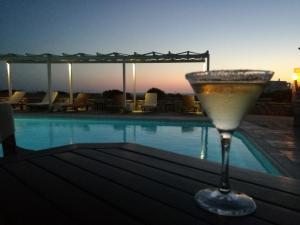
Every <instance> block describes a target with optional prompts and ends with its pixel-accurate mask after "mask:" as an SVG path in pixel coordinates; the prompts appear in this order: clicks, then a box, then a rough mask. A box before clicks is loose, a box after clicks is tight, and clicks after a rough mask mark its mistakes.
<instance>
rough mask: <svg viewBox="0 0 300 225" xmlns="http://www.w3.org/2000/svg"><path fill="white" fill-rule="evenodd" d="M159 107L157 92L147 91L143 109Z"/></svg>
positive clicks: (148, 109)
mask: <svg viewBox="0 0 300 225" xmlns="http://www.w3.org/2000/svg"><path fill="white" fill-rule="evenodd" d="M156 107H157V93H146V94H145V101H144V104H143V105H142V111H151V110H155V109H156Z"/></svg>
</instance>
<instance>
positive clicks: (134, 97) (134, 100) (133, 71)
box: [132, 63, 136, 110]
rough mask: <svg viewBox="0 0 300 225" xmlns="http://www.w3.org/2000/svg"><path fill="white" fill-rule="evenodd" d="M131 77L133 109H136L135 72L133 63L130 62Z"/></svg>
mask: <svg viewBox="0 0 300 225" xmlns="http://www.w3.org/2000/svg"><path fill="white" fill-rule="evenodd" d="M132 77H133V110H135V109H136V74H135V63H133V64H132Z"/></svg>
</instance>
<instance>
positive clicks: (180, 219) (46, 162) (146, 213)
mask: <svg viewBox="0 0 300 225" xmlns="http://www.w3.org/2000/svg"><path fill="white" fill-rule="evenodd" d="M32 161H33V162H34V163H35V164H38V165H39V166H41V167H43V168H45V169H47V170H50V171H51V172H53V173H55V174H56V176H59V177H62V178H63V179H66V180H67V181H68V182H70V183H72V184H74V185H76V186H79V187H80V188H81V189H82V190H85V191H89V193H92V194H94V195H96V196H99V198H103V199H105V201H107V202H111V203H115V204H116V207H117V208H120V209H122V210H123V211H124V212H127V213H128V214H130V212H132V213H133V212H134V215H137V216H140V219H141V220H142V219H143V218H144V219H145V220H146V221H147V222H149V223H151V224H158V223H162V224H166V225H167V224H174V225H175V224H184V223H187V224H195V223H197V224H201V221H197V219H196V218H194V217H191V216H189V215H187V214H185V213H183V212H181V211H179V210H176V209H174V208H171V207H169V206H168V205H165V204H162V203H161V202H158V201H154V200H153V199H150V198H147V197H146V196H144V195H141V194H139V193H137V192H135V191H132V190H130V189H127V188H125V187H124V186H121V185H118V184H116V183H115V182H111V181H110V180H108V179H105V178H102V177H99V176H96V175H94V174H91V173H89V172H87V171H84V170H82V169H80V168H78V167H76V166H73V165H71V164H69V163H66V162H64V161H62V160H59V159H56V158H53V157H43V158H39V159H33V160H32ZM99 190H101V192H99ZM158 194H160V193H158ZM174 212H176V213H174ZM202 224H204V223H202Z"/></svg>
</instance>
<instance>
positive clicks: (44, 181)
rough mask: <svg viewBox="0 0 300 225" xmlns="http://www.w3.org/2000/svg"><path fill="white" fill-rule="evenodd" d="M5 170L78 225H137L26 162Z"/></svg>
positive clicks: (75, 188)
mask: <svg viewBox="0 0 300 225" xmlns="http://www.w3.org/2000/svg"><path fill="white" fill-rule="evenodd" d="M5 168H6V169H7V170H9V171H10V172H11V173H13V174H14V176H16V177H17V178H18V179H20V180H21V181H23V182H24V183H25V184H26V185H28V186H30V187H31V188H32V189H33V190H35V191H36V192H37V193H39V194H40V195H42V196H44V197H45V198H47V199H48V201H49V202H52V203H53V204H55V205H56V206H57V208H60V210H61V211H62V212H63V213H64V214H67V215H69V216H71V217H72V219H73V220H75V221H78V222H79V223H80V224H101V223H107V224H114V223H115V224H118V223H122V224H129V225H131V224H140V223H138V222H136V221H134V220H132V219H131V218H130V217H127V216H126V215H124V214H122V213H118V211H116V210H114V209H112V208H111V207H109V206H108V205H107V204H104V203H102V202H100V201H98V200H97V199H95V198H93V197H92V196H90V195H88V194H86V193H85V192H82V191H81V190H80V189H79V188H77V187H75V186H73V185H71V184H69V183H67V182H65V181H64V180H62V179H60V178H58V177H57V176H54V175H53V174H51V173H49V172H47V171H45V170H42V169H41V168H39V167H37V166H35V165H32V164H31V163H29V162H26V161H24V162H18V163H14V164H8V165H6V166H5ZM78 202H84V204H78Z"/></svg>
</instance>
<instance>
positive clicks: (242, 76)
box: [186, 70, 273, 216]
mask: <svg viewBox="0 0 300 225" xmlns="http://www.w3.org/2000/svg"><path fill="white" fill-rule="evenodd" d="M272 76H273V72H272V71H263V70H215V71H208V72H193V73H188V74H186V79H187V80H188V81H189V83H190V84H191V86H192V88H193V90H194V92H195V94H196V95H197V96H198V98H199V100H200V102H201V105H202V107H203V109H204V111H205V112H206V114H207V115H208V116H209V117H210V119H211V120H212V122H213V124H214V126H215V127H216V128H217V129H218V131H219V133H220V137H221V147H222V166H221V180H220V184H219V188H217V189H213V188H208V189H204V190H200V191H198V192H197V193H196V195H195V200H196V201H197V203H198V204H199V205H200V206H201V207H202V208H204V209H206V210H208V211H209V212H212V213H215V214H218V215H223V216H244V215H249V214H251V213H253V212H254V211H255V209H256V204H255V202H254V200H253V199H252V198H251V197H249V196H247V195H246V194H243V193H239V192H236V191H233V190H231V189H230V185H229V150H230V143H231V137H232V134H233V132H234V131H235V130H236V129H237V127H238V126H239V124H240V122H241V120H242V119H243V117H244V116H245V114H246V113H247V111H248V110H249V109H250V108H251V106H252V105H254V104H255V101H256V100H257V98H258V97H259V96H260V94H261V93H262V91H263V89H264V86H265V84H266V83H267V82H268V81H269V80H270V79H271V77H272Z"/></svg>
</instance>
